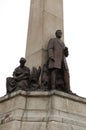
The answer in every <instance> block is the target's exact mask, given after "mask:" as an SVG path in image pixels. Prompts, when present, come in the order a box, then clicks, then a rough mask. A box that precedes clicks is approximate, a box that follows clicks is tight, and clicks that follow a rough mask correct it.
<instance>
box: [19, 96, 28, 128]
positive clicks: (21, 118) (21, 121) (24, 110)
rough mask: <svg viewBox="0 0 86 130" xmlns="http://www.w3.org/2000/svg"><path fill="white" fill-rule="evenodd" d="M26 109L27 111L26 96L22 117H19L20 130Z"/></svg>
mask: <svg viewBox="0 0 86 130" xmlns="http://www.w3.org/2000/svg"><path fill="white" fill-rule="evenodd" d="M26 109H27V95H26V101H25V107H24V110H23V114H22V117H21V122H20V130H22V121H23V117H24V114H25V111H26Z"/></svg>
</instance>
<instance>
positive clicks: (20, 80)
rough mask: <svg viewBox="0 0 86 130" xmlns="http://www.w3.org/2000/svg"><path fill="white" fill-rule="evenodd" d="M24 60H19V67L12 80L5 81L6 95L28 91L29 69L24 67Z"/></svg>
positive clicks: (9, 78)
mask: <svg viewBox="0 0 86 130" xmlns="http://www.w3.org/2000/svg"><path fill="white" fill-rule="evenodd" d="M25 63H26V59H25V58H21V59H20V66H19V67H17V68H16V69H15V70H14V72H13V78H11V77H8V78H7V80H6V87H7V93H11V92H13V91H17V90H28V89H29V81H30V69H29V68H28V67H26V66H25Z"/></svg>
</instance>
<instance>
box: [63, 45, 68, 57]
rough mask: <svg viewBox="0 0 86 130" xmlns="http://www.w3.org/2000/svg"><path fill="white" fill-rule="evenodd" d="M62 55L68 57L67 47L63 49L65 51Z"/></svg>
mask: <svg viewBox="0 0 86 130" xmlns="http://www.w3.org/2000/svg"><path fill="white" fill-rule="evenodd" d="M64 55H65V57H68V55H69V53H68V48H67V47H65V49H64Z"/></svg>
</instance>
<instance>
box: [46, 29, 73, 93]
mask: <svg viewBox="0 0 86 130" xmlns="http://www.w3.org/2000/svg"><path fill="white" fill-rule="evenodd" d="M55 35H56V38H52V39H50V40H49V43H48V57H49V63H48V69H49V72H50V82H51V89H56V88H57V89H58V88H59V85H61V86H62V88H63V91H66V92H68V93H71V91H70V81H69V70H68V66H67V62H66V57H67V56H68V48H67V47H65V45H64V43H63V42H62V40H61V37H62V31H61V30H57V31H56V33H55Z"/></svg>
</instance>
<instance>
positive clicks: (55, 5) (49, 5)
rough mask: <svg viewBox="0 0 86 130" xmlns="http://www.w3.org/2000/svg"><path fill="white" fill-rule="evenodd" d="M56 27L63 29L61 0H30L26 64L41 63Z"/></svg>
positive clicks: (37, 64)
mask: <svg viewBox="0 0 86 130" xmlns="http://www.w3.org/2000/svg"><path fill="white" fill-rule="evenodd" d="M57 29H61V30H62V31H63V0H54V1H53V0H31V9H30V20H29V28H28V35H27V47H26V59H27V66H29V67H30V68H32V66H35V67H38V66H41V65H43V63H44V62H45V60H46V59H47V58H45V57H47V54H46V53H45V52H46V51H47V44H48V41H49V39H50V38H51V37H53V36H54V33H55V31H56V30H57Z"/></svg>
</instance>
